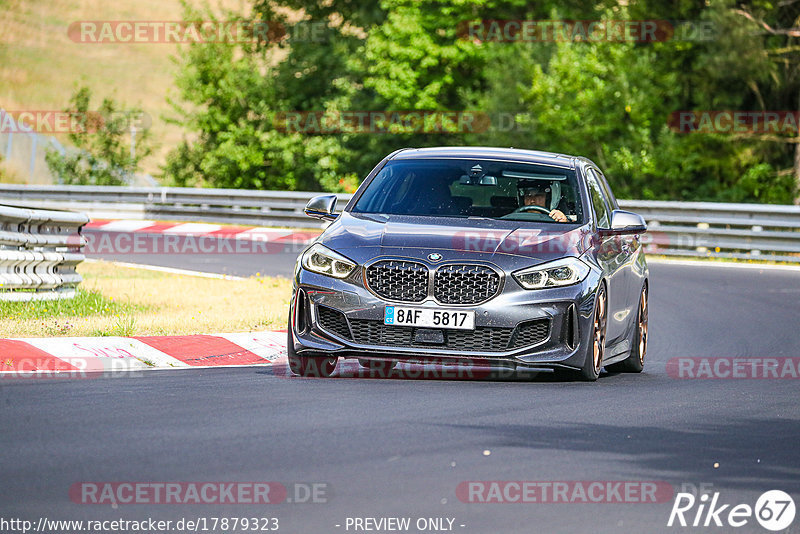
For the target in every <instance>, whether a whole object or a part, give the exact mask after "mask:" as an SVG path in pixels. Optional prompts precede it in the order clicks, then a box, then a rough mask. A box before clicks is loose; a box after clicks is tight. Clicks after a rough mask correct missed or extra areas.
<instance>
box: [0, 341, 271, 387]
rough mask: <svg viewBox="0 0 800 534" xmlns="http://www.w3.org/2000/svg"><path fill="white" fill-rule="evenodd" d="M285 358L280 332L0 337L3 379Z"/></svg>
mask: <svg viewBox="0 0 800 534" xmlns="http://www.w3.org/2000/svg"><path fill="white" fill-rule="evenodd" d="M285 358H286V333H285V332H249V333H234V334H211V335H191V336H141V337H138V336H137V337H72V338H25V339H0V376H2V377H4V378H9V377H33V378H35V377H46V376H53V375H65V376H70V375H81V374H88V375H94V374H98V373H101V374H107V373H116V372H130V371H144V370H151V369H188V368H207V367H241V366H259V365H272V364H274V363H276V362H278V361H285Z"/></svg>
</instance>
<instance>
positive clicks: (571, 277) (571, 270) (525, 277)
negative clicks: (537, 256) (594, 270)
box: [514, 258, 591, 289]
mask: <svg viewBox="0 0 800 534" xmlns="http://www.w3.org/2000/svg"><path fill="white" fill-rule="evenodd" d="M590 270H591V269H590V268H589V266H588V265H586V264H585V263H583V262H582V261H581V260H579V259H578V258H563V259H560V260H556V261H551V262H550V263H545V264H542V265H537V266H536V267H529V268H527V269H523V270H521V271H517V272H515V273H514V278H515V279H516V281H517V282H519V285H521V286H522V287H524V288H525V289H541V288H546V287H562V286H569V285H572V284H577V283H578V282H580V281H581V280H583V279H584V278H586V276H587V275H588V274H589V271H590Z"/></svg>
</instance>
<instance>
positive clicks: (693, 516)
mask: <svg viewBox="0 0 800 534" xmlns="http://www.w3.org/2000/svg"><path fill="white" fill-rule="evenodd" d="M719 495H720V494H719V492H718V491H717V492H714V493H713V494H712V495H709V494H708V493H703V494H702V495H700V496H699V497H695V495H693V494H691V493H678V494H677V495H676V496H675V503H674V504H673V505H672V511H671V512H670V514H669V521H667V526H668V527H671V526H673V525H674V526H681V527H686V526H692V527H714V526H716V527H722V526H727V527H734V528H738V527H743V526H745V525H747V524H752V520H753V518H754V517H755V520H756V521H757V522H758V523H759V524H760V525H761V526H762V527H764V528H765V529H767V530H771V531H775V532H777V531H779V530H784V529H786V528H787V527H788V526H789V525H791V524H792V521H794V515H795V506H794V500H793V499H792V497H791V496H790V495H789V494H788V493H786V492H783V491H781V490H770V491H767V492H764V493H763V494H762V495H761V496H760V497H759V498H758V500H756V504H755V506H750V505H749V504H744V503H742V504H737V505H731V504H727V503H722V502H721V501H720V496H719Z"/></svg>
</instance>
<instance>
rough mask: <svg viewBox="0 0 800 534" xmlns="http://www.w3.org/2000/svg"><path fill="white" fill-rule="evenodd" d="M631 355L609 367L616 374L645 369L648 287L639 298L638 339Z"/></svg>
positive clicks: (645, 287)
mask: <svg viewBox="0 0 800 534" xmlns="http://www.w3.org/2000/svg"><path fill="white" fill-rule="evenodd" d="M633 342H634V346H633V348H631V355H630V356H628V357H627V358H625V359H624V360H622V361H621V362H619V363H615V364H613V365H609V366H608V370H609V371H613V372H615V373H641V372H642V370H643V369H644V355H645V354H646V353H647V286H644V287H643V288H642V294H641V295H640V296H639V312H638V314H637V315H636V337H635V338H634V341H633Z"/></svg>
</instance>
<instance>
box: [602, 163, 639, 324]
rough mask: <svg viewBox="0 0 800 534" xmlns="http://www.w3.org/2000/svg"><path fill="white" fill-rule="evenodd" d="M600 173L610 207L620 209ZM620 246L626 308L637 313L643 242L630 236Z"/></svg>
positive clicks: (630, 321) (635, 235)
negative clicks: (623, 263)
mask: <svg viewBox="0 0 800 534" xmlns="http://www.w3.org/2000/svg"><path fill="white" fill-rule="evenodd" d="M595 170H596V171H597V172H598V173H599V178H600V187H601V188H602V189H603V192H604V193H605V195H606V198H608V200H609V207H610V208H611V209H612V211H613V210H616V209H619V205H618V204H617V199H616V198H615V197H614V193H613V192H612V191H611V187H609V185H608V180H607V179H606V177H605V175H604V174H603V172H602V171H600V170H599V169H595ZM619 246H620V249H621V252H622V256H623V257H622V258H621V260H622V261H624V262H625V267H624V269H625V282H626V289H627V299H626V301H625V307H626V308H631V310H632V311H631V313H635V312H636V305H637V304H638V302H639V292H640V291H641V290H642V285H643V284H644V272H643V269H642V266H643V262H641V261H638V260H641V258H640V256H641V255H642V254H643V253H644V252H643V251H642V240H641V236H640V235H639V234H628V235H623V236H619ZM628 323H629V325H633V324H634V323H635V321H632V320H629V321H628Z"/></svg>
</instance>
